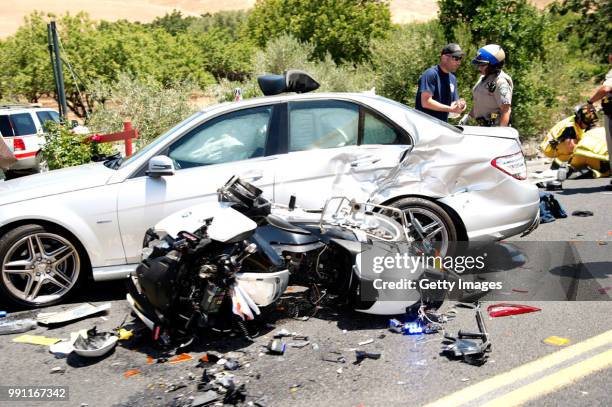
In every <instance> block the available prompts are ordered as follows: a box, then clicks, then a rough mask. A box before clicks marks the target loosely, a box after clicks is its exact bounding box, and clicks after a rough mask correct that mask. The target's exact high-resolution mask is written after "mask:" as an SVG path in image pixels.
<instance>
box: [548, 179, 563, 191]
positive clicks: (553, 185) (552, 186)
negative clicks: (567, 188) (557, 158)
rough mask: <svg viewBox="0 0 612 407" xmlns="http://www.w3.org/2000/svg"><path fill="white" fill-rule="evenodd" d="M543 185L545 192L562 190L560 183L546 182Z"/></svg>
mask: <svg viewBox="0 0 612 407" xmlns="http://www.w3.org/2000/svg"><path fill="white" fill-rule="evenodd" d="M545 185H546V190H547V191H561V190H562V189H563V184H562V183H561V181H548V182H547V183H546V184H545Z"/></svg>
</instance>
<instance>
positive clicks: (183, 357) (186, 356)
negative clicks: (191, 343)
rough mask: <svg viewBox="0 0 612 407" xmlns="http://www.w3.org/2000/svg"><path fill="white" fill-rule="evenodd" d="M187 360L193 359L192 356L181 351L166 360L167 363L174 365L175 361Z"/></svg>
mask: <svg viewBox="0 0 612 407" xmlns="http://www.w3.org/2000/svg"><path fill="white" fill-rule="evenodd" d="M188 360H193V356H191V355H190V354H189V353H181V354H180V355H176V356H175V357H173V358H172V359H170V360H168V363H170V364H173V365H176V364H177V363H182V362H186V361H188ZM158 363H159V362H158Z"/></svg>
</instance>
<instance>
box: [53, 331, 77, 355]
mask: <svg viewBox="0 0 612 407" xmlns="http://www.w3.org/2000/svg"><path fill="white" fill-rule="evenodd" d="M74 334H75V335H72V334H71V336H70V339H68V340H64V341H59V342H57V343H54V344H52V345H50V346H49V352H51V353H53V354H54V355H55V356H57V357H65V356H67V355H69V354H70V353H72V352H73V351H74V341H75V340H76V335H78V333H74Z"/></svg>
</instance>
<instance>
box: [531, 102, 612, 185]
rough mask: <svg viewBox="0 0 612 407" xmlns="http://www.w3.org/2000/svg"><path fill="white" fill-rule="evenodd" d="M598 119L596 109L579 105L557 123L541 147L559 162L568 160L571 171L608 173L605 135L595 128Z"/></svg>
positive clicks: (595, 173)
mask: <svg viewBox="0 0 612 407" xmlns="http://www.w3.org/2000/svg"><path fill="white" fill-rule="evenodd" d="M596 122H597V113H596V111H595V109H594V108H593V107H592V106H591V105H588V104H584V105H580V106H578V107H576V109H575V114H574V115H573V116H570V117H568V118H565V119H563V120H561V121H560V122H559V123H557V124H556V125H555V126H554V127H553V128H552V129H550V131H549V132H548V134H547V135H546V137H545V139H544V141H542V144H540V149H541V150H542V152H543V153H544V155H546V156H547V157H550V158H554V159H555V161H556V164H560V163H561V162H569V164H570V166H571V169H572V170H577V169H581V168H589V169H591V170H594V171H593V175H594V176H595V177H599V176H601V175H607V173H608V172H609V169H610V163H609V160H608V151H607V147H606V140H605V134H604V133H603V132H602V129H601V128H597V129H593V130H590V129H591V128H592V126H593V125H594V124H595V123H596Z"/></svg>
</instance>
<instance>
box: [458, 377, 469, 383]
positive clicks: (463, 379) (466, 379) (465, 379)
mask: <svg viewBox="0 0 612 407" xmlns="http://www.w3.org/2000/svg"><path fill="white" fill-rule="evenodd" d="M460 380H461V381H462V382H469V381H470V379H468V378H467V377H462V378H461V379H460Z"/></svg>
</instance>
